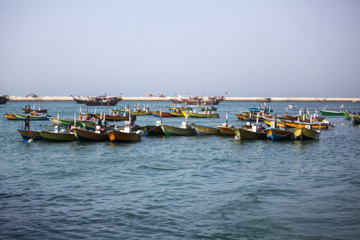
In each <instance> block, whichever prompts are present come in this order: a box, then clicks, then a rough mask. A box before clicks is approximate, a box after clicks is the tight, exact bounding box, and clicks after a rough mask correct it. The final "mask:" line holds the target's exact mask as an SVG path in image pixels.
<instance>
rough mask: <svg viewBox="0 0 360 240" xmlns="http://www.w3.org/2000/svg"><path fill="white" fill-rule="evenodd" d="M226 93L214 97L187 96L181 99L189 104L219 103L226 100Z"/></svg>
mask: <svg viewBox="0 0 360 240" xmlns="http://www.w3.org/2000/svg"><path fill="white" fill-rule="evenodd" d="M226 94H227V93H225V94H224V95H222V96H214V97H186V98H181V99H182V101H183V102H184V103H185V104H187V105H218V104H219V103H220V102H222V101H224V100H225V96H226Z"/></svg>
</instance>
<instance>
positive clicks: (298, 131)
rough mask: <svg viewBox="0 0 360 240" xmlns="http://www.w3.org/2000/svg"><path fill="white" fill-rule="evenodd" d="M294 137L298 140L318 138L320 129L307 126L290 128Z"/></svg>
mask: <svg viewBox="0 0 360 240" xmlns="http://www.w3.org/2000/svg"><path fill="white" fill-rule="evenodd" d="M291 131H292V132H293V134H294V137H295V139H298V140H319V136H320V131H318V130H314V129H310V128H307V127H298V128H292V129H291Z"/></svg>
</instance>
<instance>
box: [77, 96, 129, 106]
mask: <svg viewBox="0 0 360 240" xmlns="http://www.w3.org/2000/svg"><path fill="white" fill-rule="evenodd" d="M71 96H72V98H73V99H74V100H75V102H77V103H79V104H85V105H86V106H115V105H116V104H117V103H118V102H120V101H121V100H122V99H123V98H122V97H109V96H106V94H105V95H103V96H93V97H75V96H73V95H71Z"/></svg>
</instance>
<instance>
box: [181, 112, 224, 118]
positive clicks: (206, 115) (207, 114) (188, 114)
mask: <svg viewBox="0 0 360 240" xmlns="http://www.w3.org/2000/svg"><path fill="white" fill-rule="evenodd" d="M181 113H182V114H183V115H184V116H185V117H190V118H219V117H220V115H219V114H218V113H214V112H199V113H198V112H187V111H186V112H184V111H182V112H181Z"/></svg>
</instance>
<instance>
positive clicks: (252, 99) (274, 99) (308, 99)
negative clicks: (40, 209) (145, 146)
mask: <svg viewBox="0 0 360 240" xmlns="http://www.w3.org/2000/svg"><path fill="white" fill-rule="evenodd" d="M172 98H175V97H123V99H122V101H170V99H172ZM260 99H264V98H263V97H225V100H224V102H226V101H238V102H257V101H259V100H260ZM10 101H14V102H26V101H32V102H36V101H45V102H46V101H74V99H73V98H72V97H68V96H62V97H59V96H45V97H35V98H34V97H21V96H19V97H15V96H10ZM271 101H272V102H360V98H318V97H272V98H271Z"/></svg>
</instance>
